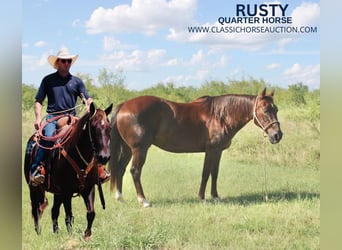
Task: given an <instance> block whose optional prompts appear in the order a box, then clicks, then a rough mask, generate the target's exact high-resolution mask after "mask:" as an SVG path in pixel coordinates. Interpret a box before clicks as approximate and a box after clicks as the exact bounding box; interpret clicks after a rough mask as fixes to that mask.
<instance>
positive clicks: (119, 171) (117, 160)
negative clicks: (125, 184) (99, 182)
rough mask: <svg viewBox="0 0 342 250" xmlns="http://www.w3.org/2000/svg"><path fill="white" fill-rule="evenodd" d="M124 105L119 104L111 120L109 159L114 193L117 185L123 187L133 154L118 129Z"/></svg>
mask: <svg viewBox="0 0 342 250" xmlns="http://www.w3.org/2000/svg"><path fill="white" fill-rule="evenodd" d="M121 106H122V104H119V105H118V106H117V107H116V110H115V112H114V114H113V117H112V120H111V125H112V129H111V140H110V151H111V156H110V159H109V169H110V172H111V185H110V189H111V191H113V190H114V189H115V188H116V187H117V185H118V184H119V183H118V182H120V184H119V185H122V176H123V175H124V173H125V170H126V166H127V164H128V162H129V161H130V159H131V156H132V153H131V151H130V149H129V147H128V145H127V144H126V142H125V141H124V140H123V139H122V137H121V135H120V133H119V131H118V127H117V114H118V112H119V111H120V109H121Z"/></svg>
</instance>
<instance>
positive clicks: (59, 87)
mask: <svg viewBox="0 0 342 250" xmlns="http://www.w3.org/2000/svg"><path fill="white" fill-rule="evenodd" d="M81 93H82V94H83V95H84V97H85V98H86V99H88V98H89V95H88V92H87V90H86V88H85V85H84V83H83V81H82V80H81V79H80V78H78V77H76V76H73V75H71V74H70V73H69V74H68V75H67V76H66V77H62V76H61V75H60V74H59V73H58V71H57V72H55V73H52V74H50V75H47V76H45V77H44V78H43V80H42V83H41V84H40V86H39V89H38V92H37V94H36V97H35V98H36V101H38V102H40V103H43V101H44V99H45V97H46V96H47V98H48V105H47V108H46V112H47V113H52V112H58V111H63V110H67V109H72V108H74V107H75V105H76V101H77V97H78V96H81Z"/></svg>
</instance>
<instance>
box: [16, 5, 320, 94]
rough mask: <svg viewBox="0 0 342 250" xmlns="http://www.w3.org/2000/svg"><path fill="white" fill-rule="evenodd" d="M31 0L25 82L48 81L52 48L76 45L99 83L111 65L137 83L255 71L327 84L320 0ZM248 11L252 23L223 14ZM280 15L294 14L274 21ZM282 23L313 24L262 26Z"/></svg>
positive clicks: (253, 74) (25, 30) (271, 79)
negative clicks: (323, 68)
mask: <svg viewBox="0 0 342 250" xmlns="http://www.w3.org/2000/svg"><path fill="white" fill-rule="evenodd" d="M22 4H23V5H22V11H23V17H22V82H23V83H25V84H29V85H34V86H36V87H38V86H39V84H40V82H41V80H42V78H43V77H44V76H45V75H47V74H49V73H52V72H54V69H53V68H52V67H51V66H50V65H49V64H48V61H47V57H48V56H49V55H56V54H57V52H58V50H59V49H60V48H61V47H67V48H68V49H69V51H70V52H71V53H72V54H78V55H79V58H78V60H77V61H76V63H75V64H74V65H73V66H72V68H71V73H73V74H76V73H82V74H88V75H89V76H90V77H91V78H92V79H93V84H95V85H96V84H98V83H97V77H98V75H99V73H100V72H101V71H102V70H103V69H106V70H107V71H109V72H113V73H120V74H122V76H123V77H124V78H125V86H126V87H127V88H128V89H135V90H141V89H145V88H148V87H151V86H155V85H156V84H158V83H163V84H166V83H168V82H172V83H174V85H175V86H177V87H180V86H193V87H200V86H201V85H202V84H204V83H205V82H207V81H212V80H214V81H224V82H228V81H230V80H242V79H249V78H253V79H257V80H259V79H263V80H264V81H265V82H266V83H268V84H270V85H272V86H279V87H284V88H287V87H288V86H289V85H292V84H296V83H300V82H301V83H303V84H305V85H307V86H308V87H309V89H318V88H320V43H319V42H320V27H319V23H320V3H319V1H310V0H309V1H301V0H300V1H298V0H295V1H288V2H285V1H270V2H265V1H256V0H254V1H253V0H252V1H244V0H239V1H235V0H233V1H227V0H214V1H199V0H130V1H125V0H112V1H110V0H99V1H80V0H73V1H64V0H60V1H53V0H26V1H23V2H22ZM286 6H287V7H286ZM255 7H256V9H254V8H255ZM241 8H243V10H242V9H241ZM237 9H240V11H238V10H237ZM248 10H249V11H248ZM243 15H244V16H243ZM238 17H245V18H246V19H245V22H244V21H241V20H240V21H241V22H243V23H238V24H236V23H223V22H222V24H221V23H220V22H221V21H222V20H225V21H226V22H228V21H229V20H232V19H233V18H235V20H237V18H238ZM247 18H249V19H248V20H247ZM262 18H265V19H262ZM276 18H278V19H279V20H280V21H282V22H285V23H278V24H269V23H266V21H267V22H271V21H272V20H275V19H276ZM220 20H221V21H220ZM289 20H291V21H289ZM258 21H259V23H257V22H258ZM246 22H247V23H246ZM253 22H254V23H253ZM189 27H202V28H203V27H207V28H209V29H210V32H201V33H199V32H197V33H195V32H193V33H192V32H189ZM272 27H273V28H274V27H281V28H284V29H285V27H287V28H289V27H292V28H298V29H299V28H301V27H306V28H307V29H308V30H307V32H304V33H295V32H284V31H281V32H270V31H265V32H263V33H261V32H260V28H262V29H264V30H265V29H270V28H272ZM252 28H253V29H254V32H251V31H250V30H251V29H252ZM256 28H258V29H259V32H256V31H255V29H256ZM310 28H312V29H311V30H310ZM228 29H235V30H234V32H231V31H230V32H227V30H228ZM237 29H240V30H241V29H244V30H249V32H245V33H242V32H238V31H237ZM315 30H316V32H315ZM278 31H279V29H278Z"/></svg>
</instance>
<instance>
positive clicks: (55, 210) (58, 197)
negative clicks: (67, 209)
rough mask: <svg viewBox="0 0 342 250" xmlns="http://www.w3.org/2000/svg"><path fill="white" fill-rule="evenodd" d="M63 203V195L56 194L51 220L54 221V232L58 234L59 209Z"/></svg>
mask: <svg viewBox="0 0 342 250" xmlns="http://www.w3.org/2000/svg"><path fill="white" fill-rule="evenodd" d="M62 202H63V199H62V195H57V194H55V195H54V196H53V206H52V209H51V219H52V231H53V232H54V233H58V229H59V228H58V216H59V208H60V206H61V204H62Z"/></svg>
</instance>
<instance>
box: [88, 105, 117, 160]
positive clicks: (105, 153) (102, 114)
mask: <svg viewBox="0 0 342 250" xmlns="http://www.w3.org/2000/svg"><path fill="white" fill-rule="evenodd" d="M112 108H113V104H111V105H109V107H108V108H106V109H105V110H101V109H95V107H94V105H90V113H91V118H90V120H89V125H88V126H89V135H90V139H91V142H92V144H93V148H94V153H95V157H96V160H97V162H98V163H100V164H102V165H104V164H106V163H107V162H108V160H109V158H110V150H109V143H110V130H111V125H110V122H109V119H108V114H109V113H110V112H111V111H112Z"/></svg>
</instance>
